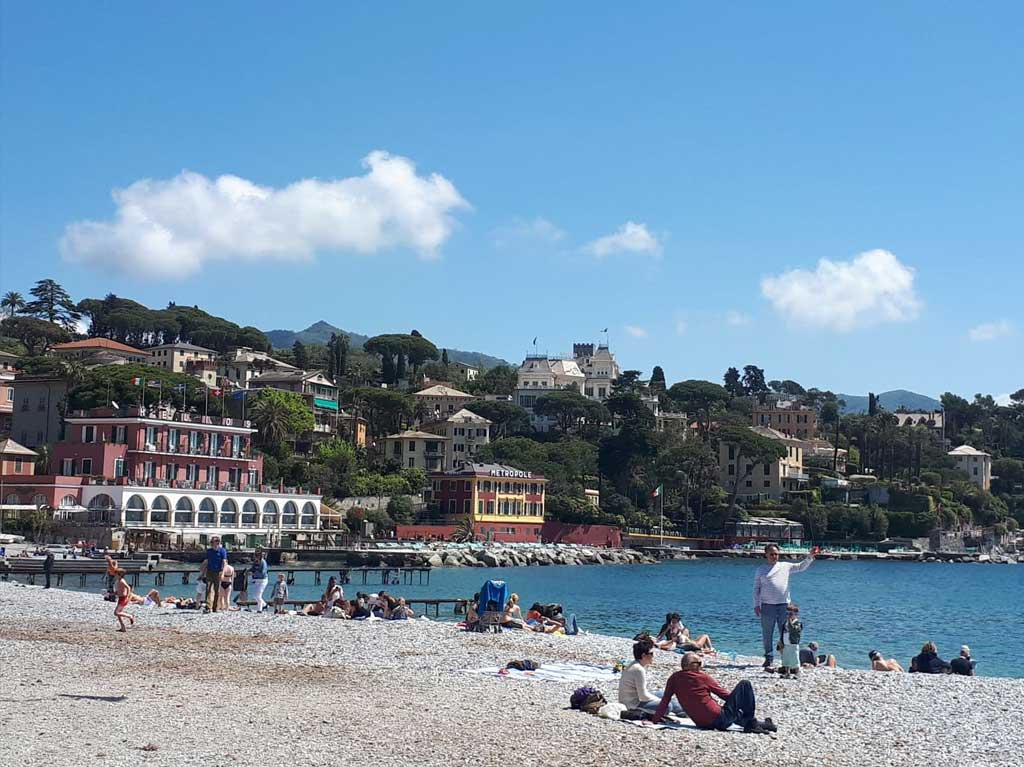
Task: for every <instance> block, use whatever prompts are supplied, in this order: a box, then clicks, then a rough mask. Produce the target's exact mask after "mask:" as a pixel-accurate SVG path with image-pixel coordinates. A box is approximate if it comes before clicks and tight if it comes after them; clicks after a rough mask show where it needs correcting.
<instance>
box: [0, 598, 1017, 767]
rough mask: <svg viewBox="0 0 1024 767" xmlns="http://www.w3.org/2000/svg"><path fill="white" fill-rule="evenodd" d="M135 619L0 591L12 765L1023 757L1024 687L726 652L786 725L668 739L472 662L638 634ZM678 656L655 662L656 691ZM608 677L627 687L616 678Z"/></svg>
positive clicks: (5, 730) (555, 657) (4, 730)
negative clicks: (128, 624) (789, 674)
mask: <svg viewBox="0 0 1024 767" xmlns="http://www.w3.org/2000/svg"><path fill="white" fill-rule="evenodd" d="M527 599H529V596H527ZM133 612H134V613H135V614H136V616H137V618H138V625H137V627H136V628H135V629H134V630H131V631H130V632H129V633H128V634H118V633H115V632H114V630H113V629H114V625H115V624H114V620H113V617H112V614H111V613H112V605H111V604H110V603H108V602H103V601H102V600H101V599H100V598H99V597H98V596H95V595H90V594H84V593H78V592H68V591H61V590H57V589H53V590H49V591H44V590H43V589H41V588H38V587H26V586H20V585H16V584H14V583H0V700H2V705H0V764H5V765H7V764H11V765H14V764H17V765H25V766H26V767H36V766H38V767H42V766H43V765H46V766H47V767H65V766H71V765H74V766H75V767H78V765H81V764H83V763H86V764H88V763H92V764H97V765H104V766H107V765H114V766H118V765H132V766H133V767H139V765H168V766H171V765H174V766H175V767H176V766H177V765H184V764H218V765H259V766H260V767H267V766H268V765H296V766H301V765H387V766H390V765H409V764H416V765H423V766H427V765H444V766H445V767H450V765H459V764H473V765H482V766H483V767H490V766H491V765H494V766H495V767H497V766H498V765H501V767H507V766H508V765H509V764H510V762H513V763H517V764H529V765H533V764H545V765H573V766H574V767H578V765H589V764H613V765H634V764H635V765H641V764H642V765H650V764H655V765H670V764H671V765H679V764H681V763H685V764H688V765H726V764H755V765H756V764H771V765H773V766H774V765H836V766H838V767H844V766H846V765H850V766H852V765H857V767H862V766H863V765H872V766H875V765H925V764H951V763H970V764H972V766H973V767H979V766H983V765H1011V764H1013V765H1016V764H1020V763H1021V754H1022V753H1024V732H1022V730H1021V728H1020V726H1019V725H1020V722H1021V721H1024V703H1022V700H1024V680H1019V679H998V678H985V677H974V678H968V677H948V676H940V677H933V676H925V675H917V674H915V675H908V674H901V675H896V674H876V673H871V672H865V671H846V670H837V671H828V670H824V669H819V670H813V671H810V672H807V673H805V674H804V675H802V676H801V678H800V680H799V681H784V680H781V679H776V678H775V677H774V676H772V675H767V674H764V672H762V671H761V670H760V669H759V667H758V666H757V665H756V659H749V662H750V665H748V663H747V662H744V659H740V660H739V661H736V662H728V661H724V660H723V661H722V662H717V661H711V662H710V663H709V671H710V672H711V673H712V674H713V675H714V676H716V677H717V678H718V679H719V681H721V682H722V683H723V684H724V685H725V686H727V687H731V686H732V685H735V684H736V682H738V681H739V680H740V679H744V678H747V679H750V680H752V682H753V683H754V686H755V689H756V691H757V695H758V705H759V711H760V713H761V715H762V716H763V715H768V716H772V717H773V718H774V719H775V720H776V722H778V723H779V727H780V730H779V733H778V734H777V736H775V737H768V736H754V735H744V734H742V733H731V732H730V733H719V732H705V731H696V730H683V731H676V732H672V731H656V730H646V729H641V728H638V727H632V726H627V725H624V724H620V723H616V722H610V721H606V720H601V719H597V718H595V717H590V716H587V715H586V714H581V713H578V712H575V711H570V710H566V706H567V703H568V698H569V695H570V693H571V692H572V689H573V687H575V686H576V685H575V684H572V683H565V684H559V683H551V682H540V681H513V680H505V679H502V678H499V677H497V676H493V677H492V676H477V675H473V674H467V673H464V672H463V671H462V670H463V669H466V668H473V667H482V666H488V665H493V666H497V665H499V664H500V665H504V664H505V663H506V662H508V661H509V660H511V659H517V658H531V659H533V660H537V661H540V662H541V663H550V662H553V661H559V660H579V661H587V662H591V663H598V664H603V665H611V664H613V663H614V662H615V661H617V660H619V659H621V658H624V657H626V656H628V655H629V650H630V646H631V643H630V642H629V641H628V640H623V639H619V638H615V637H607V636H601V635H583V636H578V637H558V636H538V635H527V634H522V633H518V632H504V633H502V634H486V635H485V634H468V633H465V632H461V631H458V630H457V629H456V628H455V626H453V625H452V624H449V623H435V622H432V621H422V620H415V621H409V622H395V623H390V622H378V623H365V622H349V621H338V620H328V619H323V618H302V617H298V616H277V617H275V616H270V615H256V614H251V613H218V614H213V615H202V614H199V613H196V612H192V611H185V610H180V611H179V610H173V609H159V608H148V609H147V608H141V607H138V608H134V609H133ZM581 618H582V620H583V621H584V627H585V620H586V616H581ZM726 649H727V648H726ZM678 657H679V656H677V655H675V654H670V653H660V654H659V657H658V658H657V660H656V665H655V668H654V669H653V670H652V677H653V679H652V682H653V686H654V687H659V686H661V685H662V684H664V681H665V679H666V678H667V676H668V674H669V673H670V672H671V671H672V670H674V669H675V667H676V664H677V663H678ZM597 686H599V687H600V688H602V689H603V691H604V692H605V696H606V697H607V698H608V699H609V700H614V699H615V697H616V684H615V683H613V682H609V683H601V684H599V685H597Z"/></svg>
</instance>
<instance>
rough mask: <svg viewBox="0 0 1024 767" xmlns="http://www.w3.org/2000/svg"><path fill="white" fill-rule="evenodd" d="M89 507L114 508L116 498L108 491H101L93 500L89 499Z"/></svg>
mask: <svg viewBox="0 0 1024 767" xmlns="http://www.w3.org/2000/svg"><path fill="white" fill-rule="evenodd" d="M89 508H90V509H96V510H99V509H112V508H114V499H113V498H111V497H110V496H109V495H107V494H106V493H100V494H99V495H97V496H94V497H93V499H92V500H91V501H89Z"/></svg>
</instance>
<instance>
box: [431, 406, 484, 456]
mask: <svg viewBox="0 0 1024 767" xmlns="http://www.w3.org/2000/svg"><path fill="white" fill-rule="evenodd" d="M421 429H422V430H423V431H425V432H428V433H430V434H438V435H440V436H442V437H451V440H452V441H451V465H452V468H454V469H458V468H461V467H462V465H463V464H466V463H471V462H473V460H474V458H475V456H476V454H477V452H478V451H479V450H480V448H481V447H483V446H484V445H486V444H487V443H489V442H490V441H491V421H489V420H488V419H486V418H484V417H483V416H481V415H477V414H476V413H474V412H473V411H472V410H466V409H465V408H463V409H462V410H460V411H458V412H457V413H454V414H453V415H451V416H449V417H448V418H445V419H443V420H440V421H433V422H432V423H426V424H423V426H422V427H421Z"/></svg>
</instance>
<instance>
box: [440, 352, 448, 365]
mask: <svg viewBox="0 0 1024 767" xmlns="http://www.w3.org/2000/svg"><path fill="white" fill-rule="evenodd" d="M441 364H442V365H444V366H445V367H448V350H447V349H442V350H441Z"/></svg>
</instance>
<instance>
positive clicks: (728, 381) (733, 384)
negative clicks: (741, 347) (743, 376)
mask: <svg viewBox="0 0 1024 767" xmlns="http://www.w3.org/2000/svg"><path fill="white" fill-rule="evenodd" d="M723 380H724V382H725V390H726V391H727V392H729V394H731V395H732V396H733V397H742V396H743V395H744V394H746V391H744V389H743V382H742V381H741V380H740V371H739V370H737V369H736V368H734V367H731V368H729V369H728V370H726V371H725V375H724V376H723Z"/></svg>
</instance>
